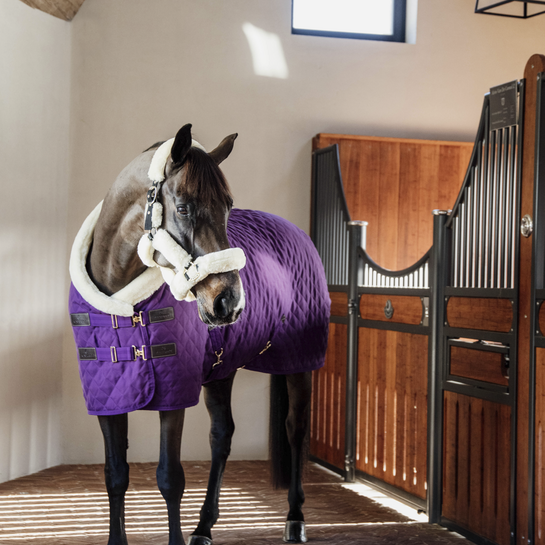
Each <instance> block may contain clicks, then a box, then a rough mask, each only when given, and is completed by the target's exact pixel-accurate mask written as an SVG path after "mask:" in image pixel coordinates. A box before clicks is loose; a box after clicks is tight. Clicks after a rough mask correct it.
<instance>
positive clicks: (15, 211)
mask: <svg viewBox="0 0 545 545" xmlns="http://www.w3.org/2000/svg"><path fill="white" fill-rule="evenodd" d="M70 31H71V28H70V25H69V24H68V23H65V22H63V21H60V20H58V19H54V18H53V17H50V16H48V15H46V14H44V13H41V12H39V11H34V10H32V9H30V8H29V7H28V6H25V5H24V4H23V3H22V2H19V0H1V1H0V74H1V76H0V97H1V98H0V184H1V194H2V207H1V208H2V213H1V218H2V235H1V236H0V252H1V253H0V255H1V258H0V259H1V261H0V267H1V271H2V272H1V278H2V281H1V282H0V301H1V302H2V303H1V309H2V310H1V313H0V482H1V481H5V480H8V479H11V478H15V477H18V476H20V475H25V474H28V473H32V472H35V471H38V470H40V469H43V468H45V467H48V466H51V465H56V464H58V463H60V462H61V461H62V453H61V451H60V444H61V441H60V437H61V429H60V416H61V394H62V388H61V385H62V382H61V373H62V348H63V323H64V319H65V314H66V310H65V308H66V305H65V300H64V292H65V286H66V282H67V275H66V262H65V249H66V243H67V238H66V207H67V190H68V159H69V153H68V143H69V140H68V130H69V123H68V119H69V111H70V110H69V93H70Z"/></svg>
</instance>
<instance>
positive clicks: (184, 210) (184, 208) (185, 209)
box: [176, 204, 191, 217]
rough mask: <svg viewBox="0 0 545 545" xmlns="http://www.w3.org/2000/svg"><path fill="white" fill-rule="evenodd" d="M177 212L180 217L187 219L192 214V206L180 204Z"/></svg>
mask: <svg viewBox="0 0 545 545" xmlns="http://www.w3.org/2000/svg"><path fill="white" fill-rule="evenodd" d="M176 210H177V212H178V214H179V215H180V216H184V217H186V216H189V214H190V213H191V206H190V205H189V204H179V205H178V206H177V207H176Z"/></svg>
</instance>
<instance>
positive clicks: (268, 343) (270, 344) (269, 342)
mask: <svg viewBox="0 0 545 545" xmlns="http://www.w3.org/2000/svg"><path fill="white" fill-rule="evenodd" d="M271 346H272V343H271V341H267V344H266V345H265V348H264V349H263V350H262V351H261V352H260V353H259V355H260V356H261V354H263V352H265V351H267V350H268V349H269V348H270V347H271Z"/></svg>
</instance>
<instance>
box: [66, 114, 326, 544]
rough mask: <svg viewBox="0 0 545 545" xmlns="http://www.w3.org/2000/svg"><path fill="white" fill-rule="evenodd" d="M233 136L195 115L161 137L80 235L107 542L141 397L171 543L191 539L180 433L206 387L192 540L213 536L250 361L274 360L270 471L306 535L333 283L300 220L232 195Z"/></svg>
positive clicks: (83, 319) (78, 314)
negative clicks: (185, 526) (197, 126)
mask: <svg viewBox="0 0 545 545" xmlns="http://www.w3.org/2000/svg"><path fill="white" fill-rule="evenodd" d="M236 136H237V135H236V134H235V135H231V136H228V137H227V138H225V139H224V140H223V141H222V142H221V143H220V145H219V146H218V147H217V148H216V149H214V150H213V151H211V152H210V153H206V152H205V151H204V150H203V149H201V147H200V146H199V145H196V143H195V142H194V141H193V140H192V138H191V125H185V126H184V127H182V128H181V129H180V131H179V132H178V134H177V135H176V137H175V138H174V139H172V141H169V142H168V145H166V144H167V143H159V144H156V145H154V146H152V147H151V148H149V149H148V150H146V151H145V152H144V153H142V154H141V155H139V156H138V157H137V158H136V159H135V160H134V161H132V162H131V163H130V164H129V165H128V166H127V167H126V168H125V169H124V170H123V171H122V172H121V174H120V175H119V177H118V178H117V180H116V182H115V183H114V185H113V186H112V188H111V189H110V191H109V192H108V194H107V196H106V198H105V199H104V202H103V203H102V205H100V206H99V207H97V209H95V212H93V214H92V215H91V216H90V217H89V218H88V219H87V220H86V222H85V223H84V226H83V227H82V230H81V231H80V233H79V234H78V237H77V238H76V242H75V243H74V248H73V251H72V255H71V262H70V272H71V276H72V282H73V285H72V286H71V292H70V313H71V320H72V325H73V328H74V336H75V339H76V344H77V347H78V359H79V364H80V376H81V379H82V385H83V390H84V395H85V400H86V403H87V409H88V411H89V413H90V414H95V415H97V416H98V419H99V422H100V427H101V430H102V433H103V436H104V445H105V455H106V463H105V476H106V487H107V491H108V496H109V502H110V534H109V541H108V545H124V544H126V543H127V537H126V534H125V528H124V497H125V493H126V491H127V487H128V482H129V466H128V464H127V449H128V440H127V434H128V417H127V413H128V412H130V411H132V410H136V409H148V410H157V411H159V415H160V425H161V434H160V456H159V464H158V467H157V483H158V486H159V489H160V491H161V493H162V495H163V497H164V499H165V501H166V505H167V510H168V519H169V545H181V544H183V543H184V540H183V537H182V532H181V522H180V503H181V499H182V495H183V492H184V486H185V481H184V472H183V468H182V465H181V463H180V446H181V438H182V428H183V423H184V411H185V408H186V407H189V406H191V405H195V404H196V403H197V401H198V396H199V392H200V389H201V385H202V386H203V389H204V401H205V403H206V407H207V409H208V412H209V414H210V419H211V431H210V444H211V450H212V463H211V469H210V476H209V482H208V489H207V493H206V498H205V501H204V504H203V506H202V509H201V513H200V520H199V523H198V526H197V528H196V529H195V531H194V532H193V534H192V535H191V537H190V543H191V545H208V544H210V543H212V534H211V529H212V526H213V525H214V524H215V523H216V521H217V519H218V516H219V509H218V502H219V494H220V487H221V481H222V475H223V472H224V468H225V464H226V461H227V457H228V455H229V452H230V446H231V438H232V435H233V432H234V423H233V418H232V414H231V390H232V385H233V380H234V377H235V374H236V370H237V368H240V367H242V366H245V367H246V368H248V369H252V370H256V371H262V372H267V373H270V374H271V419H270V420H271V430H270V436H271V447H270V448H271V460H272V465H271V467H272V477H273V482H274V484H275V485H276V486H279V487H285V488H288V489H289V492H288V503H289V511H288V515H287V522H286V529H285V532H284V541H288V542H294V543H297V542H304V541H306V536H305V526H304V516H303V512H302V506H303V503H304V499H305V496H304V493H303V488H302V485H301V474H302V467H303V460H304V456H303V450H304V443H305V437H306V436H307V432H308V423H309V411H310V396H311V381H310V372H311V371H312V370H313V369H316V368H318V367H320V366H321V365H323V360H324V356H325V348H326V343H327V324H328V318H329V297H328V293H327V286H326V283H325V277H324V274H323V268H322V265H321V262H320V260H319V258H318V256H317V254H316V252H315V250H314V248H313V247H312V244H311V243H310V242H309V239H308V237H306V235H304V233H302V232H301V231H299V230H298V229H297V228H296V227H295V226H293V225H291V224H289V223H288V222H286V221H285V220H281V219H280V218H277V217H276V216H271V215H270V214H265V213H260V212H253V211H244V210H237V209H232V202H233V201H232V198H231V194H230V190H229V187H228V185H227V182H226V180H225V178H224V176H223V174H222V172H221V170H220V169H219V168H218V165H219V164H220V163H221V162H222V161H223V160H224V159H225V158H226V157H227V156H228V155H229V154H230V153H231V151H232V149H233V145H234V141H235V138H236ZM165 145H166V147H165ZM233 245H235V246H237V247H236V248H232V247H231V246H233ZM195 299H196V302H194V300H195ZM191 300H193V302H191Z"/></svg>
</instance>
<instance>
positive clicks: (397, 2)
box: [291, 0, 407, 42]
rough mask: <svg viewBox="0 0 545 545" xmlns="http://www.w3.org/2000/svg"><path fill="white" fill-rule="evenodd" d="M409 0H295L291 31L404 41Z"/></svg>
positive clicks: (314, 34)
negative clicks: (407, 0)
mask: <svg viewBox="0 0 545 545" xmlns="http://www.w3.org/2000/svg"><path fill="white" fill-rule="evenodd" d="M406 3H407V2H406V0H292V23H291V31H292V34H310V35H313V36H330V37H334V38H356V39H360V40H383V41H389V42H404V41H405V24H406V11H407V6H406Z"/></svg>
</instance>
